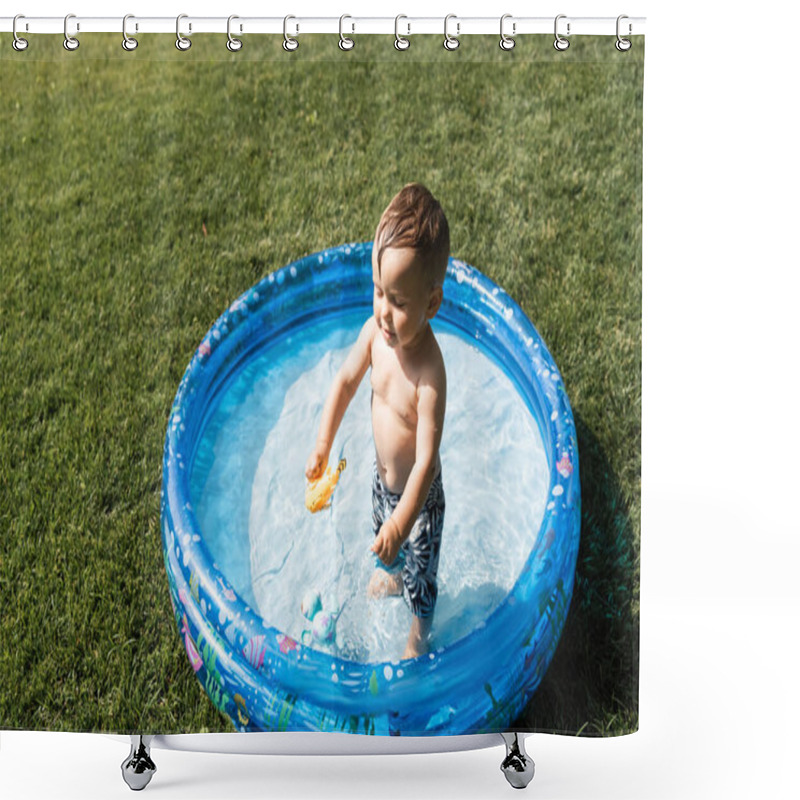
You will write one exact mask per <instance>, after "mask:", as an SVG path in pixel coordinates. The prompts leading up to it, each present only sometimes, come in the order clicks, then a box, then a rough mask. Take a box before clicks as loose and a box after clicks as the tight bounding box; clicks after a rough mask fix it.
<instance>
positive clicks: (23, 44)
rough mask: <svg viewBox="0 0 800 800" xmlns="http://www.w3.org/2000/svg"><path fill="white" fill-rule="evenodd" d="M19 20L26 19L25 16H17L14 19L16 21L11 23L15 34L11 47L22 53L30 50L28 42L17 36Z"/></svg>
mask: <svg viewBox="0 0 800 800" xmlns="http://www.w3.org/2000/svg"><path fill="white" fill-rule="evenodd" d="M18 19H25V16H24V15H23V14H17V16H16V17H14V21H13V22H12V23H11V32H12V33H13V34H14V41H13V42H11V46H12V47H13V48H14V49H15V50H16V51H17V52H18V53H21V52H22V51H23V50H27V49H28V40H27V39H23V38H22V37H21V36H17V20H18Z"/></svg>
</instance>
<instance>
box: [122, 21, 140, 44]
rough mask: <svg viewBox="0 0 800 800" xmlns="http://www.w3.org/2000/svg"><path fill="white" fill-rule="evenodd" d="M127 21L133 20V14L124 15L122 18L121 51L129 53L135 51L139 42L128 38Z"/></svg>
mask: <svg viewBox="0 0 800 800" xmlns="http://www.w3.org/2000/svg"><path fill="white" fill-rule="evenodd" d="M129 19H135V17H134V16H133V14H126V15H125V16H124V17H123V18H122V49H123V50H127V51H128V52H129V53H130V51H131V50H135V49H136V48H137V47H138V46H139V42H138V41H137V40H136V39H134V38H133V37H132V36H128V20H129Z"/></svg>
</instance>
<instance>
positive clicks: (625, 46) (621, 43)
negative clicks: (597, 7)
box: [614, 14, 631, 53]
mask: <svg viewBox="0 0 800 800" xmlns="http://www.w3.org/2000/svg"><path fill="white" fill-rule="evenodd" d="M623 19H628V17H627V16H626V15H625V14H620V15H619V16H618V17H617V42H616V44H615V45H614V47H616V48H617V50H619V51H620V53H624V52H625V51H627V50H630V49H631V40H630V39H623V38H622V37H621V36H620V35H619V24H620V22H622V20H623ZM630 35H631V24H630V23H628V36H630Z"/></svg>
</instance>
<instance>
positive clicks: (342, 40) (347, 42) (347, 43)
mask: <svg viewBox="0 0 800 800" xmlns="http://www.w3.org/2000/svg"><path fill="white" fill-rule="evenodd" d="M346 19H353V18H352V17H351V16H350V15H349V14H342V16H341V17H339V49H340V50H352V49H353V48H354V47H355V46H356V43H355V42H354V41H353V40H352V39H351V38H350V37H349V36H345V35H344V32H343V31H342V25H343V24H344V21H345V20H346ZM353 30H355V25H353Z"/></svg>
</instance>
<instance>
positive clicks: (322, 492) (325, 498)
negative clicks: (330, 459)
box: [306, 458, 347, 514]
mask: <svg viewBox="0 0 800 800" xmlns="http://www.w3.org/2000/svg"><path fill="white" fill-rule="evenodd" d="M346 466H347V460H346V459H344V458H343V459H342V460H341V461H340V462H339V464H338V466H337V467H336V469H335V470H333V469H331V468H330V466H328V468H327V469H326V470H325V472H324V474H323V475H322V477H321V478H318V479H317V480H315V481H314V482H313V483H309V484H308V486H307V487H306V508H307V509H308V510H309V511H310V512H311V513H312V514H316V513H317V511H322V509H324V508H328V507H329V506H330V504H331V495H332V494H333V490H334V489H335V488H336V484H337V483H338V482H339V476H340V475H341V474H342V472H344V468H345V467H346Z"/></svg>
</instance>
